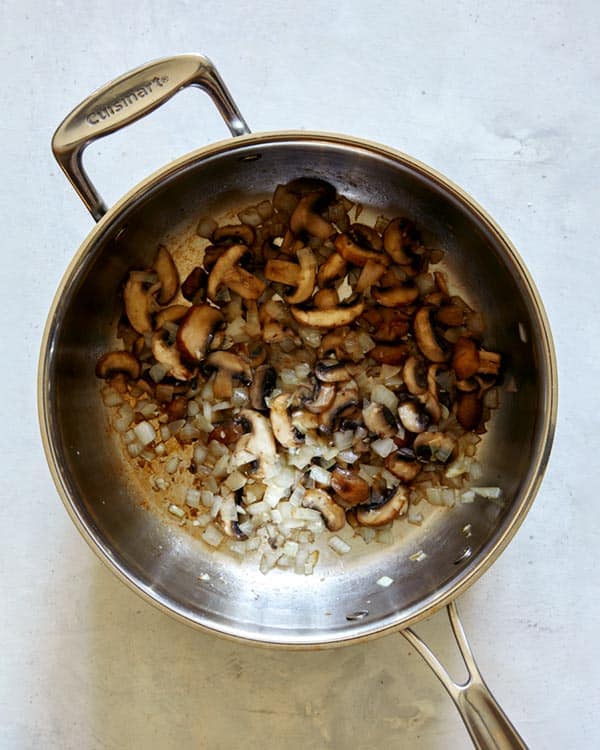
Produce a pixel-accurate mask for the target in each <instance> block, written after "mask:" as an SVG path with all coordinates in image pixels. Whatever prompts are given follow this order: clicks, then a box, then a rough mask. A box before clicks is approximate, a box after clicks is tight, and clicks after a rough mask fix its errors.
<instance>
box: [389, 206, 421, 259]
mask: <svg viewBox="0 0 600 750" xmlns="http://www.w3.org/2000/svg"><path fill="white" fill-rule="evenodd" d="M418 241H419V233H418V231H417V228H416V227H415V225H414V224H413V222H412V221H411V220H410V219H406V218H404V217H402V216H400V217H397V218H395V219H392V220H391V221H390V223H389V224H388V225H387V227H386V228H385V231H384V232H383V247H384V248H385V251H386V253H387V254H388V255H389V256H390V257H391V258H392V259H393V260H394V261H395V262H396V263H398V264H400V265H401V266H406V265H408V264H409V263H410V262H411V261H412V250H413V248H414V247H415V245H416V244H417V243H418Z"/></svg>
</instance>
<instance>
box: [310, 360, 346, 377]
mask: <svg viewBox="0 0 600 750" xmlns="http://www.w3.org/2000/svg"><path fill="white" fill-rule="evenodd" d="M347 364H348V363H347V362H338V361H337V360H336V359H321V360H319V361H318V362H317V363H316V364H315V375H316V376H317V378H318V379H319V380H322V381H323V382H324V383H342V382H344V381H346V380H350V378H351V377H352V376H351V375H350V373H349V372H348V368H347V367H346V365H347Z"/></svg>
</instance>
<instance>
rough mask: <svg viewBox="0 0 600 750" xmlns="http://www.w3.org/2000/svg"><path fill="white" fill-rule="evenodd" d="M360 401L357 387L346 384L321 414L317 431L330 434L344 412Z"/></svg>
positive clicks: (352, 382) (353, 383) (350, 383)
mask: <svg viewBox="0 0 600 750" xmlns="http://www.w3.org/2000/svg"><path fill="white" fill-rule="evenodd" d="M359 400H360V395H359V392H358V387H357V385H356V383H355V382H354V381H350V382H349V383H347V384H346V385H345V386H344V387H343V388H342V389H341V390H340V391H338V393H336V396H335V398H334V399H333V403H332V404H331V406H330V407H329V409H327V410H326V411H324V412H323V413H322V414H321V424H320V425H319V431H320V432H322V433H324V434H326V435H329V434H331V433H332V432H333V431H334V429H335V426H336V423H337V422H338V420H339V419H340V418H341V417H343V416H344V415H345V414H346V412H348V411H350V410H351V409H354V408H355V407H356V406H357V405H358V403H359Z"/></svg>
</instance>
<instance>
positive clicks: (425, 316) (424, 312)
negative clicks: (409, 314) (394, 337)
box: [413, 305, 448, 362]
mask: <svg viewBox="0 0 600 750" xmlns="http://www.w3.org/2000/svg"><path fill="white" fill-rule="evenodd" d="M432 310H433V308H432V307H429V306H427V305H426V306H425V307H422V308H421V309H420V310H419V311H418V312H417V314H416V315H415V319H414V323H413V326H414V331H415V338H416V340H417V346H418V347H419V349H420V350H421V353H422V354H423V355H424V356H425V357H426V358H427V359H428V360H430V361H431V362H445V361H446V360H447V359H448V354H446V352H445V351H444V350H443V349H442V348H441V346H440V344H439V341H438V340H437V337H436V335H435V332H434V330H433V326H432V325H431V311H432Z"/></svg>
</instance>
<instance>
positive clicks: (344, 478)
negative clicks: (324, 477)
mask: <svg viewBox="0 0 600 750" xmlns="http://www.w3.org/2000/svg"><path fill="white" fill-rule="evenodd" d="M331 489H332V490H333V491H334V492H335V501H336V502H337V503H338V505H341V506H342V507H343V508H353V507H354V506H355V505H360V504H361V503H364V502H366V501H367V500H368V499H369V495H370V492H371V490H370V488H369V485H368V484H367V482H366V481H365V480H364V479H363V478H362V477H361V476H359V475H358V473H357V472H356V471H353V470H352V469H342V468H341V467H340V466H336V468H335V469H334V470H333V471H332V472H331Z"/></svg>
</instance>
